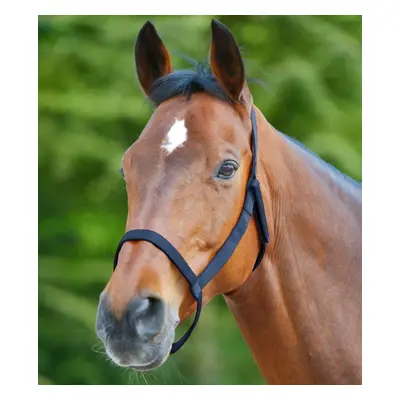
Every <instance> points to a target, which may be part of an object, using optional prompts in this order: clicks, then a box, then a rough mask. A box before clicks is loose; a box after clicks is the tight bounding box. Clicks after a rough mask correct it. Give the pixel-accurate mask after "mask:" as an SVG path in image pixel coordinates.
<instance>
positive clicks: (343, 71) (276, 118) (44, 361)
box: [38, 16, 362, 384]
mask: <svg viewBox="0 0 400 400" xmlns="http://www.w3.org/2000/svg"><path fill="white" fill-rule="evenodd" d="M212 17H216V18H218V19H219V20H220V21H222V22H223V23H225V24H226V25H227V26H228V27H229V28H230V29H231V30H232V31H233V33H234V35H235V37H236V39H237V41H238V43H239V45H240V47H241V50H242V54H243V57H244V59H245V64H246V68H247V74H248V75H249V76H250V77H252V78H257V79H259V80H260V81H261V83H260V84H251V85H250V88H251V90H252V93H253V97H254V101H255V103H256V105H257V106H258V107H259V108H260V109H261V110H262V112H263V113H264V115H265V116H266V118H267V119H268V120H269V121H270V123H271V124H272V125H273V126H275V128H277V129H278V130H280V131H282V132H285V133H287V134H289V135H290V136H292V137H294V138H296V139H298V140H300V141H302V142H303V143H304V144H306V145H307V146H308V147H309V148H310V149H311V150H313V151H315V152H316V153H317V154H319V155H320V156H321V157H322V158H324V159H325V160H327V161H328V162H331V163H332V164H334V165H335V166H336V167H337V168H339V169H340V170H341V171H343V172H344V173H346V174H348V175H350V176H352V177H354V178H356V179H357V180H360V179H361V32H362V26H361V17H360V16H149V17H146V16H57V17H51V16H41V17H39V299H38V307H39V314H38V315H39V343H38V345H39V365H38V368H39V383H40V384H263V383H265V382H264V381H263V379H262V377H261V375H260V373H259V372H258V369H257V368H256V365H255V363H254V361H253V359H252V356H251V354H250V352H249V351H248V349H247V347H246V344H245V342H244V341H243V339H242V337H241V334H240V332H239V330H238V328H237V327H236V325H235V322H234V320H233V318H232V316H231V314H230V313H229V311H228V310H227V308H226V305H225V303H224V300H223V298H222V297H221V296H219V297H217V298H215V299H214V300H213V301H212V302H211V303H210V304H209V305H208V306H207V307H206V308H205V310H204V311H203V314H202V318H201V321H200V323H199V325H198V328H197V330H196V331H195V333H194V334H193V336H192V338H191V339H190V342H189V343H188V344H187V345H186V346H184V347H183V348H182V350H181V351H179V352H178V353H177V354H176V355H173V356H172V357H170V359H169V360H168V361H167V363H166V364H165V365H164V366H163V367H162V368H160V369H159V370H156V371H154V372H152V373H149V374H145V375H144V374H139V373H135V372H132V371H130V370H126V369H123V368H120V367H117V366H114V365H112V364H111V362H110V361H109V360H108V359H107V358H106V357H105V355H104V352H103V348H102V346H101V344H100V343H99V341H98V340H97V339H96V336H95V331H94V322H95V317H96V308H97V300H98V296H99V294H100V292H101V291H102V290H103V288H104V286H105V284H106V283H107V281H108V279H109V277H110V274H111V271H112V259H113V254H114V251H115V247H116V245H117V243H118V241H119V239H120V238H121V236H122V234H123V232H124V228H125V218H126V211H127V210H126V197H125V194H126V193H125V186H124V182H123V180H122V178H121V176H120V175H119V173H118V169H119V167H120V161H121V157H122V155H123V153H124V151H125V149H126V148H127V147H128V146H129V145H130V144H131V143H132V142H133V141H134V140H135V139H136V138H137V137H138V135H139V134H140V132H141V130H142V129H143V127H144V125H145V124H146V122H147V120H148V119H149V117H150V115H151V109H150V107H149V106H148V104H147V103H146V101H145V99H144V98H143V95H142V92H141V90H140V89H139V86H138V84H137V79H136V75H135V71H134V68H133V45H134V41H135V38H136V35H137V33H138V31H139V29H140V28H141V26H142V25H143V24H144V23H145V22H146V20H148V19H151V20H152V21H153V23H154V24H155V26H156V28H157V30H158V32H159V34H160V36H161V37H162V39H163V41H164V43H165V44H166V45H167V47H168V49H169V50H170V51H171V52H172V53H173V54H178V55H179V54H180V53H183V54H186V55H188V56H190V57H193V58H195V59H198V60H204V59H206V58H207V57H208V51H209V45H210V37H211V32H210V22H211V18H212ZM173 65H174V67H175V68H182V67H185V68H186V67H188V64H186V63H185V62H184V61H183V60H182V58H180V57H179V56H173ZM181 333H182V330H179V331H178V334H181Z"/></svg>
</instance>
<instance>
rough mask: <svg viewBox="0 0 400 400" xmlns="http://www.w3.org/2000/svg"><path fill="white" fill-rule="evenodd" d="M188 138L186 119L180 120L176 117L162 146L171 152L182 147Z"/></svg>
mask: <svg viewBox="0 0 400 400" xmlns="http://www.w3.org/2000/svg"><path fill="white" fill-rule="evenodd" d="M186 139H187V129H186V126H185V120H181V121H180V120H178V119H176V118H175V122H174V124H173V125H172V126H171V128H170V130H169V132H168V133H167V137H166V138H165V140H164V142H163V144H162V145H161V147H162V148H163V149H165V150H166V151H167V153H168V154H171V153H172V152H173V151H174V150H175V149H176V148H178V147H182V146H183V143H185V141H186Z"/></svg>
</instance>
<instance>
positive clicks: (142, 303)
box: [127, 297, 165, 340]
mask: <svg viewBox="0 0 400 400" xmlns="http://www.w3.org/2000/svg"><path fill="white" fill-rule="evenodd" d="M164 318H165V303H164V302H163V301H162V300H160V299H157V298H154V297H137V298H135V299H134V300H133V301H132V302H131V303H130V304H129V306H128V309H127V320H128V324H129V326H130V327H131V328H132V329H134V330H135V331H136V333H137V335H138V336H139V337H140V338H142V339H145V340H148V339H150V338H151V337H154V336H156V335H157V334H158V333H160V331H161V329H162V327H163V325H164Z"/></svg>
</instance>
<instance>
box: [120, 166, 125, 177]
mask: <svg viewBox="0 0 400 400" xmlns="http://www.w3.org/2000/svg"><path fill="white" fill-rule="evenodd" d="M118 172H119V173H120V174H121V175H122V177H123V178H124V179H125V174H124V169H123V168H120V169H119V171H118Z"/></svg>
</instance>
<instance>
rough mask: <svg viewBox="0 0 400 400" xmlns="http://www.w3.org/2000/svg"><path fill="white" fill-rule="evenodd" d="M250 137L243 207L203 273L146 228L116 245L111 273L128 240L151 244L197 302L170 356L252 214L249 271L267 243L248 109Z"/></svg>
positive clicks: (254, 133) (254, 127)
mask: <svg viewBox="0 0 400 400" xmlns="http://www.w3.org/2000/svg"><path fill="white" fill-rule="evenodd" d="M250 118H251V124H252V130H251V136H252V151H253V161H252V167H251V173H250V177H249V180H248V182H247V187H246V197H245V200H244V205H243V208H242V212H241V213H240V216H239V219H238V221H237V222H236V225H235V227H234V228H233V230H232V232H231V233H230V235H229V236H228V238H227V239H226V240H225V242H224V244H223V245H222V247H221V248H220V249H219V250H218V252H217V253H216V254H215V256H214V258H213V259H212V260H211V261H210V263H209V264H208V265H207V266H206V268H205V269H204V270H203V272H202V273H201V274H200V275H198V276H196V275H195V274H194V272H193V271H192V269H191V268H190V267H189V265H188V263H187V262H186V261H185V260H184V258H183V257H182V256H181V255H180V253H179V252H178V250H177V249H176V248H175V247H174V246H173V245H172V244H171V243H170V242H169V241H168V240H167V239H165V238H164V237H163V236H161V235H160V234H159V233H157V232H154V231H151V230H147V229H134V230H130V231H128V232H126V233H125V235H124V236H123V237H122V239H121V241H120V242H119V244H118V248H117V251H116V253H115V257H114V270H115V268H116V266H117V264H118V255H119V252H120V250H121V248H122V245H123V244H124V243H125V242H128V241H137V240H144V241H147V242H150V243H152V244H153V245H154V246H156V247H157V248H158V249H160V250H161V251H163V252H164V253H165V254H166V255H167V257H168V258H169V259H170V260H171V261H172V263H173V264H175V266H176V267H177V268H178V270H179V271H180V273H181V274H182V275H183V276H184V278H185V279H186V280H187V282H188V283H189V285H190V292H191V293H192V296H193V297H194V299H195V300H196V302H197V311H196V316H195V318H194V321H193V323H192V325H191V326H190V328H189V329H188V331H187V332H186V333H185V334H184V335H183V337H182V338H181V339H180V340H179V341H178V342H175V343H173V345H172V348H171V354H173V353H176V352H177V351H178V350H179V349H180V348H181V347H182V346H183V344H184V343H185V342H186V341H187V340H188V338H189V336H190V335H191V333H192V332H193V330H194V328H195V327H196V325H197V322H198V321H199V318H200V313H201V306H202V290H203V288H204V287H205V286H206V285H207V284H208V283H209V282H210V281H211V280H212V279H213V278H214V276H215V275H217V273H218V272H219V271H220V270H221V269H222V268H223V267H224V265H225V264H226V262H227V261H228V260H229V259H230V257H231V256H232V254H233V252H234V251H235V249H236V247H237V245H238V244H239V242H240V240H241V238H242V237H243V235H244V233H245V232H246V229H247V226H248V224H249V221H250V218H251V217H252V215H253V213H254V217H255V220H256V223H257V228H258V232H259V236H260V243H261V249H260V252H259V253H258V257H257V260H256V262H255V265H254V267H253V271H254V270H255V269H256V268H257V267H258V265H259V264H260V262H261V260H262V258H263V256H264V253H265V248H266V245H267V243H268V242H269V233H268V225H267V218H266V215H265V210H264V204H263V200H262V196H261V190H260V185H259V183H258V180H257V177H256V173H257V121H256V116H255V112H254V109H253V108H252V109H251V115H250Z"/></svg>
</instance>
